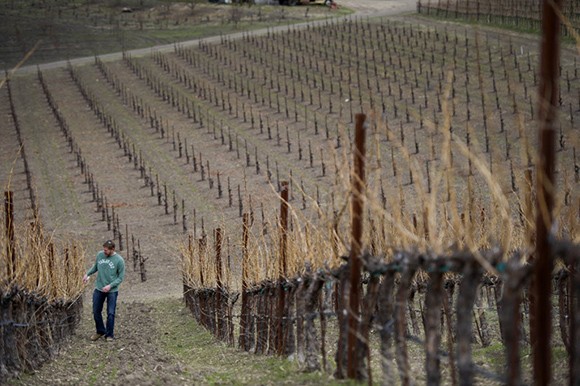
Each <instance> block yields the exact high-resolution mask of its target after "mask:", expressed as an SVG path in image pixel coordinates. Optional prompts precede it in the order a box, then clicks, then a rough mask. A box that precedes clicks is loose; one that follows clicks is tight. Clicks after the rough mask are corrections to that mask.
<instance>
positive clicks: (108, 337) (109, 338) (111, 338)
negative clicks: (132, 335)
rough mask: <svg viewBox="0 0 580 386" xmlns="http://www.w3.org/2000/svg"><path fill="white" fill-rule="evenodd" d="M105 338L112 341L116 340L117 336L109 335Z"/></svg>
mask: <svg viewBox="0 0 580 386" xmlns="http://www.w3.org/2000/svg"><path fill="white" fill-rule="evenodd" d="M105 340H106V341H107V342H112V341H114V340H115V338H113V337H112V336H107V337H106V338H105Z"/></svg>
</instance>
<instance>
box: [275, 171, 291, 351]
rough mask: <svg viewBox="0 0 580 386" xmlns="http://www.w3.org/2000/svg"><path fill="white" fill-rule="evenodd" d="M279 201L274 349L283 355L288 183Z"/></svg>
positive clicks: (286, 182) (283, 188)
mask: <svg viewBox="0 0 580 386" xmlns="http://www.w3.org/2000/svg"><path fill="white" fill-rule="evenodd" d="M280 185H281V192H280V194H281V197H282V199H281V201H280V275H279V277H278V318H279V319H278V331H277V336H276V348H277V351H278V355H284V351H285V349H286V347H285V339H284V337H285V331H286V327H287V326H286V316H287V315H286V312H285V308H286V292H285V290H284V281H285V280H286V276H287V271H288V262H287V260H286V258H287V256H286V253H287V249H288V181H282V183H281V184H280Z"/></svg>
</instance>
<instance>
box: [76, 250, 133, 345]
mask: <svg viewBox="0 0 580 386" xmlns="http://www.w3.org/2000/svg"><path fill="white" fill-rule="evenodd" d="M95 272H97V280H96V281H95V290H94V291H93V317H94V319H95V326H96V329H97V332H96V333H95V334H93V335H92V336H91V340H92V341H96V340H98V339H100V338H101V337H103V336H104V337H105V340H106V341H113V340H114V339H115V334H114V328H115V310H116V308H117V295H118V293H119V292H118V291H119V285H120V284H121V282H122V281H123V279H124V278H125V261H124V260H123V257H122V256H121V255H119V254H118V253H116V252H115V243H114V242H113V241H111V240H107V241H105V243H104V244H103V250H102V251H100V252H99V253H97V259H96V261H95V264H94V265H93V266H92V267H91V269H89V270H88V271H87V273H86V274H85V276H84V277H83V283H86V282H88V281H89V276H91V275H92V274H93V273H95ZM105 299H106V300H107V326H106V327H105V325H104V324H103V315H102V312H103V304H104V303H105Z"/></svg>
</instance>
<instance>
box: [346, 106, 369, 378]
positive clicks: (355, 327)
mask: <svg viewBox="0 0 580 386" xmlns="http://www.w3.org/2000/svg"><path fill="white" fill-rule="evenodd" d="M365 120H366V116H365V115H364V114H356V117H355V122H356V126H355V147H356V149H355V151H354V170H353V172H354V175H353V176H352V221H351V227H352V240H351V248H350V257H349V259H350V284H349V285H350V293H349V310H348V311H349V312H348V352H347V353H348V356H347V360H348V362H347V363H348V368H347V376H348V378H351V379H354V378H356V376H357V369H358V367H359V363H358V360H359V358H357V355H356V346H357V335H358V331H359V317H360V305H359V304H360V280H361V268H362V262H361V259H360V252H361V238H362V231H363V200H364V191H365Z"/></svg>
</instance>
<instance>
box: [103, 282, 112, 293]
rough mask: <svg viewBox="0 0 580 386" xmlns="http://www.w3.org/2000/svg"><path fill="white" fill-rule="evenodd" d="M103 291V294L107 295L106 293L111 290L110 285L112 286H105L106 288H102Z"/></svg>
mask: <svg viewBox="0 0 580 386" xmlns="http://www.w3.org/2000/svg"><path fill="white" fill-rule="evenodd" d="M102 290H103V292H105V293H106V292H109V291H110V290H111V285H110V284H107V285H106V286H104V287H103V288H102Z"/></svg>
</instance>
